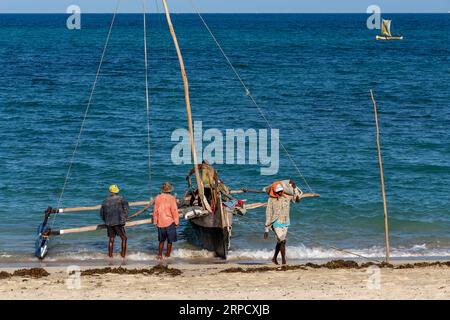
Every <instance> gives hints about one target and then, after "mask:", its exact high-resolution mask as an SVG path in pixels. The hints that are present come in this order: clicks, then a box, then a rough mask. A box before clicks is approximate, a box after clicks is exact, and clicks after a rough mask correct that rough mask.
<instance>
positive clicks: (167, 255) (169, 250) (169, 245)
mask: <svg viewBox="0 0 450 320" xmlns="http://www.w3.org/2000/svg"><path fill="white" fill-rule="evenodd" d="M171 251H172V243H171V242H167V250H166V257H167V258H169V257H170V252H171Z"/></svg>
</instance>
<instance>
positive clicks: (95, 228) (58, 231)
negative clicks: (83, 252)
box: [50, 218, 152, 235]
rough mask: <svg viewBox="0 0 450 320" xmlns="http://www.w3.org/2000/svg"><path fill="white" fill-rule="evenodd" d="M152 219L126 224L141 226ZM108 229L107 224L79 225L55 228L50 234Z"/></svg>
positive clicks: (126, 226)
mask: <svg viewBox="0 0 450 320" xmlns="http://www.w3.org/2000/svg"><path fill="white" fill-rule="evenodd" d="M151 223H152V219H151V218H149V219H143V220H138V221H132V222H127V224H126V225H125V228H131V227H136V226H141V225H144V224H151ZM103 229H106V225H105V224H99V225H95V226H87V227H79V228H72V229H62V230H55V231H52V232H51V233H50V235H63V234H71V233H83V232H91V231H97V230H103Z"/></svg>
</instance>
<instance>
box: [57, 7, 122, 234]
mask: <svg viewBox="0 0 450 320" xmlns="http://www.w3.org/2000/svg"><path fill="white" fill-rule="evenodd" d="M120 1H121V0H117V4H116V8H115V10H114V13H113V16H112V19H111V23H110V25H109V30H108V34H107V36H106V40H105V44H104V46H103V51H102V55H101V58H100V62H99V64H98V68H97V73H96V75H95V78H94V83H93V85H92V89H91V92H90V94H89V99H88V102H87V105H86V110H85V112H84V116H83V121H82V122H81V127H80V131H79V133H78V136H77V139H76V142H75V147H74V149H73V152H72V157H71V158H70V161H69V167H68V169H67V173H66V177H65V179H64V184H63V187H62V189H61V193H60V195H59V198H58V202H57V209H59V208H61V204H62V199H63V196H64V192H65V190H66V187H67V182H68V181H69V178H70V173H71V171H72V167H73V163H74V161H75V156H76V154H77V151H78V147H79V145H80V141H81V135H82V134H83V131H84V127H85V124H86V119H87V116H88V114H89V109H90V107H91V103H92V97H93V96H94V91H95V87H96V86H97V81H98V78H99V76H100V70H101V68H102V64H103V60H104V58H105V54H106V49H107V47H108V43H109V38H110V36H111V32H112V28H113V25H114V21H115V20H116V15H117V11H118V10H119V5H120ZM57 214H58V213H56V214H55V215H54V216H53V220H52V225H51V226H52V228H53V225H54V223H55V220H56V216H57Z"/></svg>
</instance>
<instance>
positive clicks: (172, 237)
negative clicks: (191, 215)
mask: <svg viewBox="0 0 450 320" xmlns="http://www.w3.org/2000/svg"><path fill="white" fill-rule="evenodd" d="M172 191H173V187H172V185H171V184H170V183H169V182H165V183H164V184H163V186H162V188H161V193H160V194H159V195H158V196H157V197H156V199H155V209H154V211H153V222H154V224H155V225H156V226H157V227H158V241H159V251H158V258H159V259H162V252H163V250H164V243H165V242H166V240H167V250H166V257H170V252H171V251H172V243H174V242H176V241H177V228H178V226H179V224H180V221H179V214H178V208H177V199H176V198H175V197H174V196H173V195H171V193H172Z"/></svg>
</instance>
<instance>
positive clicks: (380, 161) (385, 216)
mask: <svg viewBox="0 0 450 320" xmlns="http://www.w3.org/2000/svg"><path fill="white" fill-rule="evenodd" d="M370 96H371V97H372V103H373V110H374V111H375V125H376V128H377V147H378V163H379V165H380V178H381V194H382V197H383V209H384V229H385V234H386V263H389V227H388V211H387V205H386V191H385V189H384V175H383V160H382V158H381V147H380V128H379V127H378V112H377V103H376V102H375V98H374V96H373V92H372V90H370Z"/></svg>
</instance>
